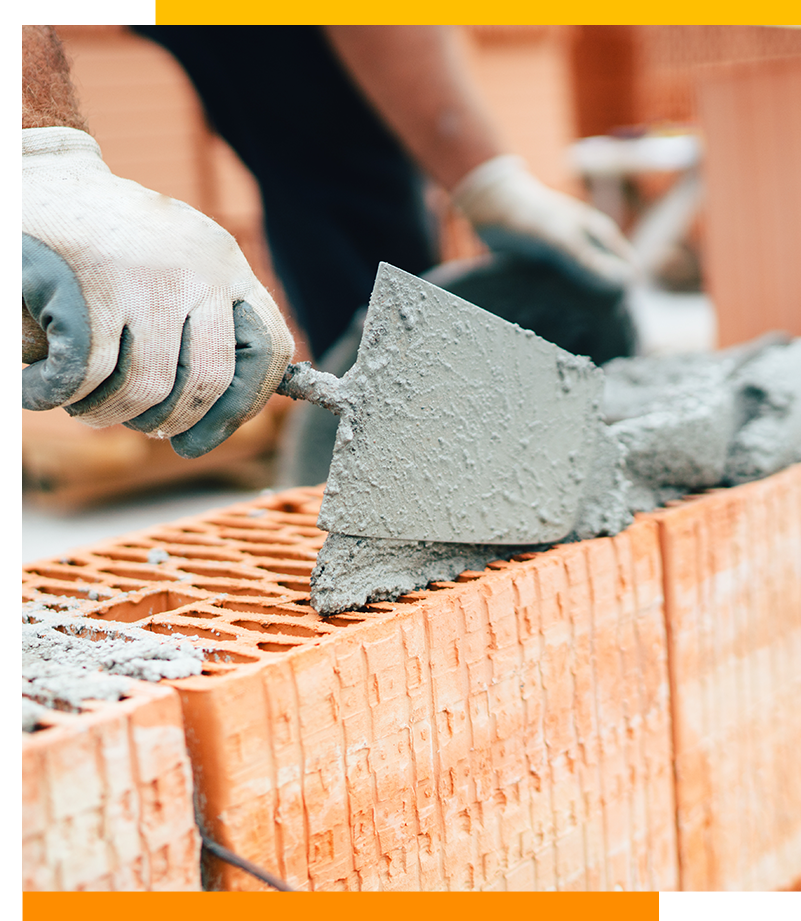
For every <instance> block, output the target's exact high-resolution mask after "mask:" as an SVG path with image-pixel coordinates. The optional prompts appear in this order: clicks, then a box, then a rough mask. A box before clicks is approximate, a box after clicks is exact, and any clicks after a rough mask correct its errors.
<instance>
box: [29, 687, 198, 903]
mask: <svg viewBox="0 0 801 921" xmlns="http://www.w3.org/2000/svg"><path fill="white" fill-rule="evenodd" d="M22 831H23V835H22V885H23V889H24V890H28V891H31V890H33V891H42V890H61V891H64V890H70V891H75V890H117V891H121V890H125V891H142V890H147V891H165V890H180V891H190V890H199V889H200V839H199V836H198V832H197V827H196V826H195V821H194V813H193V804H192V777H191V768H190V765H189V757H188V755H187V751H186V744H185V739H184V729H183V722H182V718H181V706H180V701H179V699H178V695H177V694H176V692H175V691H174V690H172V689H171V688H167V687H159V686H154V685H147V684H143V683H141V682H137V683H136V685H135V688H134V690H133V692H132V694H131V696H130V697H128V698H127V699H124V700H122V701H118V702H114V703H100V702H93V701H88V702H87V704H86V710H85V711H84V712H82V713H65V712H60V711H50V713H49V714H48V717H47V721H46V723H43V724H42V728H40V729H38V730H37V731H36V732H34V733H30V734H28V733H25V734H23V739H22Z"/></svg>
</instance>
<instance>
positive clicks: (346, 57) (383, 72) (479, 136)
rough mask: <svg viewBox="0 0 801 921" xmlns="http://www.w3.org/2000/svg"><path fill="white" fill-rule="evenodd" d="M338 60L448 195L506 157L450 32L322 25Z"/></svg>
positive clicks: (429, 28) (426, 28)
mask: <svg viewBox="0 0 801 921" xmlns="http://www.w3.org/2000/svg"><path fill="white" fill-rule="evenodd" d="M323 28H324V29H325V30H326V33H327V35H328V38H329V41H330V42H331V44H332V45H333V47H334V49H335V51H336V53H337V55H338V57H339V59H340V61H341V62H342V63H343V65H344V66H345V67H346V68H347V70H348V72H349V73H350V75H351V77H352V78H353V80H354V81H355V82H356V84H357V85H358V86H359V88H360V89H361V91H362V92H363V93H364V95H365V96H366V98H367V99H368V100H369V101H370V102H371V104H372V105H373V106H374V107H375V109H376V110H377V111H378V113H379V114H380V115H381V116H382V118H383V119H384V121H385V122H386V123H387V124H388V125H389V127H390V128H391V129H392V130H393V131H394V132H395V134H396V135H397V136H398V138H399V139H400V140H401V142H402V143H403V144H404V146H405V147H406V148H407V150H408V151H409V152H410V153H411V154H412V156H413V157H414V158H415V159H416V160H417V162H418V164H419V165H420V167H421V168H422V169H423V170H425V171H426V172H427V173H428V174H429V175H430V176H431V177H432V178H433V179H435V180H436V181H437V182H439V183H440V184H442V185H443V186H444V187H445V188H446V189H452V188H453V187H454V186H455V185H456V184H457V183H458V182H459V181H460V180H461V179H462V178H463V177H464V176H465V175H466V174H467V173H468V172H470V170H471V169H473V168H474V167H476V166H478V165H479V164H481V163H483V162H484V161H485V160H488V159H489V158H490V157H494V156H496V155H497V154H499V153H504V152H505V151H504V149H503V147H502V146H501V143H500V141H499V139H498V138H497V136H496V133H495V130H494V128H493V127H492V124H491V122H490V119H489V118H488V116H487V114H486V113H485V111H484V108H483V106H482V104H481V103H480V101H479V100H478V98H477V96H476V94H475V90H474V88H473V86H472V84H471V82H470V80H469V78H468V76H467V74H466V71H465V68H464V66H463V64H462V62H461V60H460V56H459V49H458V44H457V37H456V35H455V34H454V33H453V30H452V29H451V28H450V27H449V26H324V27H323Z"/></svg>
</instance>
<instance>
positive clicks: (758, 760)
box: [655, 465, 801, 890]
mask: <svg viewBox="0 0 801 921" xmlns="http://www.w3.org/2000/svg"><path fill="white" fill-rule="evenodd" d="M655 517H656V519H657V521H658V522H659V528H660V533H661V541H662V548H663V560H664V568H665V586H666V591H665V614H666V618H667V627H668V641H669V647H668V648H669V661H670V677H671V691H672V699H673V725H674V745H675V763H676V801H677V817H678V838H679V854H680V865H681V878H682V888H685V889H706V890H709V889H756V890H764V889H780V888H787V887H789V886H791V885H792V884H793V882H794V880H797V879H798V878H799V876H800V875H801V780H800V779H799V772H798V770H797V756H796V755H794V754H793V753H794V752H797V751H798V750H799V746H801V717H800V716H799V707H798V700H799V699H801V696H800V695H801V671H800V670H799V668H798V663H799V662H801V465H796V466H794V467H790V468H788V469H787V470H784V471H782V472H781V473H777V474H775V475H774V476H771V477H768V478H767V479H764V480H760V481H756V482H753V483H748V484H745V485H743V486H738V487H737V488H735V489H729V490H718V491H714V492H712V493H710V494H708V495H705V496H703V497H701V498H695V499H691V500H688V501H686V502H683V503H679V504H677V505H676V506H675V507H673V508H670V509H668V510H665V511H662V512H659V513H656V515H655Z"/></svg>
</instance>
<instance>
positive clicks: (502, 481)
mask: <svg viewBox="0 0 801 921" xmlns="http://www.w3.org/2000/svg"><path fill="white" fill-rule="evenodd" d="M602 387H603V375H602V373H601V371H600V370H599V369H597V368H596V367H595V366H594V365H593V364H592V362H591V361H589V359H587V358H582V357H579V356H576V355H571V354H570V353H569V352H566V351H564V350H563V349H560V348H558V347H557V346H555V345H552V344H551V343H549V342H546V341H545V340H544V339H541V338H540V337H538V336H536V335H535V334H534V333H533V332H531V331H530V330H524V329H521V328H520V327H519V326H516V325H514V324H510V323H507V322H506V321H504V320H501V319H500V318H499V317H496V316H493V315H492V314H489V313H487V312H486V311H484V310H481V309H480V308H477V307H474V306H473V305H472V304H468V303H467V302H466V301H462V300H461V299H460V298H457V297H455V296H454V295H452V294H449V293H447V292H445V291H442V290H441V289H439V288H437V287H436V286H434V285H431V284H428V283H427V282H425V281H422V280H421V279H419V278H415V277H414V276H412V275H407V274H406V273H404V272H400V271H399V270H398V269H394V268H393V267H391V266H387V265H382V266H381V268H380V270H379V273H378V276H377V278H376V283H375V287H374V289H373V295H372V298H371V301H370V308H369V312H368V316H367V321H366V324H365V330H364V336H363V338H362V342H361V345H360V347H359V355H358V358H357V362H356V365H354V367H353V368H352V369H351V370H350V371H349V372H348V373H347V374H346V375H345V377H344V378H343V380H342V385H341V393H340V397H341V398H342V399H343V401H344V402H345V403H348V404H349V405H350V409H349V410H347V411H346V412H345V413H344V414H343V416H342V419H341V421H340V424H339V429H338V431H337V440H336V446H335V448H334V456H333V459H332V462H331V470H330V474H329V478H328V486H327V489H326V492H325V496H324V498H323V504H322V508H321V511H320V519H319V526H320V527H321V528H323V529H324V530H327V531H333V532H336V533H339V534H348V535H352V536H369V537H379V538H388V539H393V540H414V541H416V540H425V541H440V542H443V541H455V542H470V543H493V544H514V545H520V544H532V543H544V542H553V541H556V540H560V539H562V538H564V537H565V536H566V535H567V534H568V533H569V532H570V530H571V528H572V526H573V522H574V520H575V517H576V512H577V509H578V505H579V502H580V499H581V494H582V491H583V489H584V480H585V478H586V476H587V474H588V472H589V470H590V467H591V464H592V460H593V458H592V454H593V448H594V446H595V433H596V420H597V419H598V405H599V401H600V397H601V389H602Z"/></svg>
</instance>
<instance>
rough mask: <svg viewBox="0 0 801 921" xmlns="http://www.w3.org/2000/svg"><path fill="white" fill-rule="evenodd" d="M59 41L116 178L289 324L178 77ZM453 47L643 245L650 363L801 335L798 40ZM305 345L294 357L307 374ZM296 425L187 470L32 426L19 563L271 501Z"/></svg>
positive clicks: (775, 35)
mask: <svg viewBox="0 0 801 921" xmlns="http://www.w3.org/2000/svg"><path fill="white" fill-rule="evenodd" d="M57 28H58V31H59V34H60V35H61V37H62V39H63V40H64V42H65V46H66V50H67V53H68V55H69V57H70V59H71V62H72V68H73V77H74V80H75V83H76V86H77V89H78V93H79V101H80V104H81V108H82V111H83V113H84V115H85V116H86V117H87V119H88V122H89V125H90V128H91V130H92V132H93V134H94V136H95V138H96V139H97V140H98V142H99V144H100V146H101V148H102V151H103V155H104V159H105V161H106V162H107V164H108V165H109V167H110V169H111V170H112V171H113V172H114V173H116V174H117V175H120V176H124V177H126V178H130V179H134V180H136V181H137V182H140V183H141V184H142V185H144V186H146V187H148V188H151V189H155V190H157V191H159V192H162V193H164V194H166V195H169V196H172V197H174V198H178V199H180V200H183V201H186V202H188V203H189V204H191V205H193V206H194V207H196V208H198V209H199V210H201V211H203V212H205V213H206V214H209V215H210V216H211V217H213V218H214V219H215V220H217V221H218V222H219V223H220V224H222V225H223V226H224V227H225V228H226V229H228V230H229V231H230V232H231V233H232V234H234V236H235V237H236V239H237V241H238V242H239V245H240V246H241V248H242V250H243V251H244V253H245V255H246V256H247V258H248V260H249V261H250V263H251V265H252V266H253V269H254V271H255V272H256V274H257V275H258V276H259V277H260V279H261V281H262V282H263V283H264V284H265V285H266V286H267V288H268V289H269V290H270V291H271V292H272V293H273V295H274V296H275V298H276V300H277V301H278V303H279V305H280V306H281V308H282V309H283V311H284V314H285V316H287V317H288V318H290V325H292V321H291V316H292V306H291V304H289V303H287V300H286V297H285V296H284V295H283V293H282V291H281V289H280V286H279V284H278V282H277V280H276V279H275V277H274V275H273V273H272V270H271V266H270V257H269V246H268V242H267V241H266V240H265V238H264V232H263V228H262V219H261V210H260V203H259V194H258V190H257V186H256V183H255V181H254V180H253V178H252V177H251V175H250V174H249V173H248V171H247V170H246V169H245V168H244V166H243V165H242V164H241V163H240V161H239V160H238V159H237V157H236V156H235V154H234V153H233V152H232V151H231V149H230V148H229V147H228V146H227V145H226V144H225V143H224V142H223V141H222V140H221V139H220V138H218V137H217V136H215V135H214V134H213V132H212V131H211V130H210V129H209V127H208V125H207V124H206V122H205V120H204V117H203V112H202V109H201V106H200V104H199V102H198V100H197V97H196V95H195V92H194V90H193V88H192V86H191V84H190V83H189V81H188V79H187V77H186V76H185V74H184V72H183V70H182V69H181V67H180V66H179V65H178V64H177V63H176V62H175V61H174V59H173V58H172V57H171V56H170V55H169V54H168V53H167V52H166V51H164V50H163V49H162V48H160V47H159V46H157V45H155V44H153V43H151V42H149V41H148V40H146V39H144V38H141V37H139V36H136V35H134V34H133V33H131V32H129V31H128V30H126V29H125V27H122V26H59V27H57ZM456 28H457V29H458V30H459V35H460V40H461V42H462V44H463V47H464V53H465V56H466V60H467V62H468V65H469V68H470V70H471V71H472V74H473V76H474V78H475V80H476V82H477V84H478V86H479V88H480V90H481V91H482V93H483V96H484V98H485V100H486V102H487V104H488V105H489V107H490V110H491V112H492V113H493V115H494V117H495V120H496V122H497V123H498V124H499V126H500V127H501V129H502V131H503V133H504V134H505V137H506V139H507V142H508V144H509V145H510V147H511V148H512V149H513V150H514V151H515V152H517V153H519V154H521V155H522V156H523V157H524V158H525V160H526V161H527V164H528V166H529V168H530V169H531V171H532V172H533V173H534V174H535V175H537V176H538V177H539V178H540V179H542V180H543V181H544V182H546V183H548V184H550V185H552V186H554V187H556V188H558V189H561V190H563V191H565V192H569V193H571V194H574V195H578V196H580V197H583V198H585V199H586V200H588V201H591V202H593V203H594V204H595V205H596V206H597V207H599V208H601V209H602V210H604V211H606V212H607V213H609V214H611V215H612V216H613V217H614V218H615V219H616V220H617V221H618V222H619V223H620V225H621V226H622V227H623V229H624V231H625V232H626V233H627V235H628V236H629V237H630V239H632V241H633V242H634V243H635V245H636V247H637V249H638V251H639V253H640V255H641V257H642V261H643V262H644V264H645V267H646V279H645V283H644V284H643V285H642V286H641V290H639V291H637V292H636V297H634V299H633V303H632V308H633V310H634V312H635V318H636V320H637V324H638V328H639V334H640V348H641V350H642V351H643V352H645V353H652V354H658V353H668V352H676V351H693V350H696V351H697V350H706V349H710V348H714V347H719V346H727V345H731V344H734V343H737V342H742V341H744V340H747V339H750V338H753V337H755V336H757V335H759V334H760V333H762V332H765V331H767V330H770V329H784V330H786V331H787V332H789V333H791V334H794V335H801V259H799V256H801V169H800V168H799V164H801V105H799V100H801V29H796V28H794V27H779V26H722V25H717V26H693V25H674V26H637V25H630V26H629V25H620V26H554V25H549V26H537V25H527V26H458V27H456ZM429 196H430V204H431V207H432V210H433V212H434V213H435V215H436V219H437V222H438V225H439V233H440V238H441V248H442V257H443V260H444V261H448V260H454V259H461V258H466V257H471V256H474V255H476V254H478V253H480V252H481V251H482V246H481V244H480V243H479V242H478V240H477V239H476V238H475V237H474V236H473V234H472V231H471V230H470V228H469V226H468V225H467V224H466V222H464V221H463V220H462V219H461V218H460V217H459V215H458V213H456V212H455V211H454V210H453V209H452V208H451V206H450V204H449V202H448V199H447V196H446V195H445V194H444V193H443V192H442V191H441V190H439V189H437V188H435V187H432V188H430V190H429ZM295 331H296V333H297V327H295ZM296 339H297V341H298V342H299V349H298V354H297V356H296V358H297V359H298V360H300V359H303V358H306V357H308V351H307V349H306V347H305V345H304V343H303V342H302V339H301V336H300V334H299V333H297V335H296ZM291 410H292V404H291V401H289V400H287V399H286V398H282V397H274V398H272V399H271V400H270V402H269V404H268V405H267V407H266V408H265V410H264V411H263V412H262V413H261V414H260V415H259V416H258V417H257V418H255V419H253V420H252V421H251V422H249V423H247V424H246V425H244V426H242V428H241V429H239V430H238V431H237V432H236V433H235V434H234V435H233V436H232V437H231V438H230V439H229V440H228V441H227V442H225V443H224V444H223V445H221V446H220V447H219V448H217V449H215V450H214V451H212V452H210V453H209V454H208V455H206V456H204V457H202V458H199V459H197V460H191V461H190V460H185V459H182V458H180V457H178V456H177V455H176V454H174V453H173V451H172V449H171V448H170V446H169V443H167V442H159V441H155V440H151V439H148V438H146V437H145V436H143V435H141V434H140V433H138V432H133V431H130V430H128V429H126V428H124V427H121V426H117V427H113V428H109V429H104V430H95V429H90V428H88V427H87V426H84V425H82V424H81V423H80V422H78V421H76V420H75V419H72V418H71V417H69V416H68V415H67V414H66V413H65V412H64V411H63V410H60V409H58V410H53V411H50V412H44V413H33V412H25V411H23V423H22V425H23V429H22V433H23V434H22V443H23V562H27V561H30V560H34V559H37V558H39V557H41V556H46V555H52V554H54V553H58V552H59V551H62V550H65V549H67V548H71V547H74V546H79V545H81V544H85V543H89V542H92V541H94V540H97V539H100V538H102V537H105V536H111V535H116V534H121V533H123V532H126V531H129V530H132V529H138V528H142V527H147V526H150V525H152V524H155V523H158V522H161V521H166V520H171V519H174V518H176V517H180V516H183V515H191V514H195V513H197V512H200V511H205V510H206V509H208V508H212V507H214V506H217V505H225V504H227V503H229V502H231V501H235V500H236V499H238V498H241V497H242V496H243V494H244V495H247V494H250V495H252V494H253V492H254V491H257V490H260V489H265V488H271V487H272V486H274V485H275V482H276V479H275V477H276V473H275V467H276V451H277V449H278V447H279V445H280V443H281V437H282V432H284V431H285V430H286V425H287V419H288V416H289V414H290V412H291Z"/></svg>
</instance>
